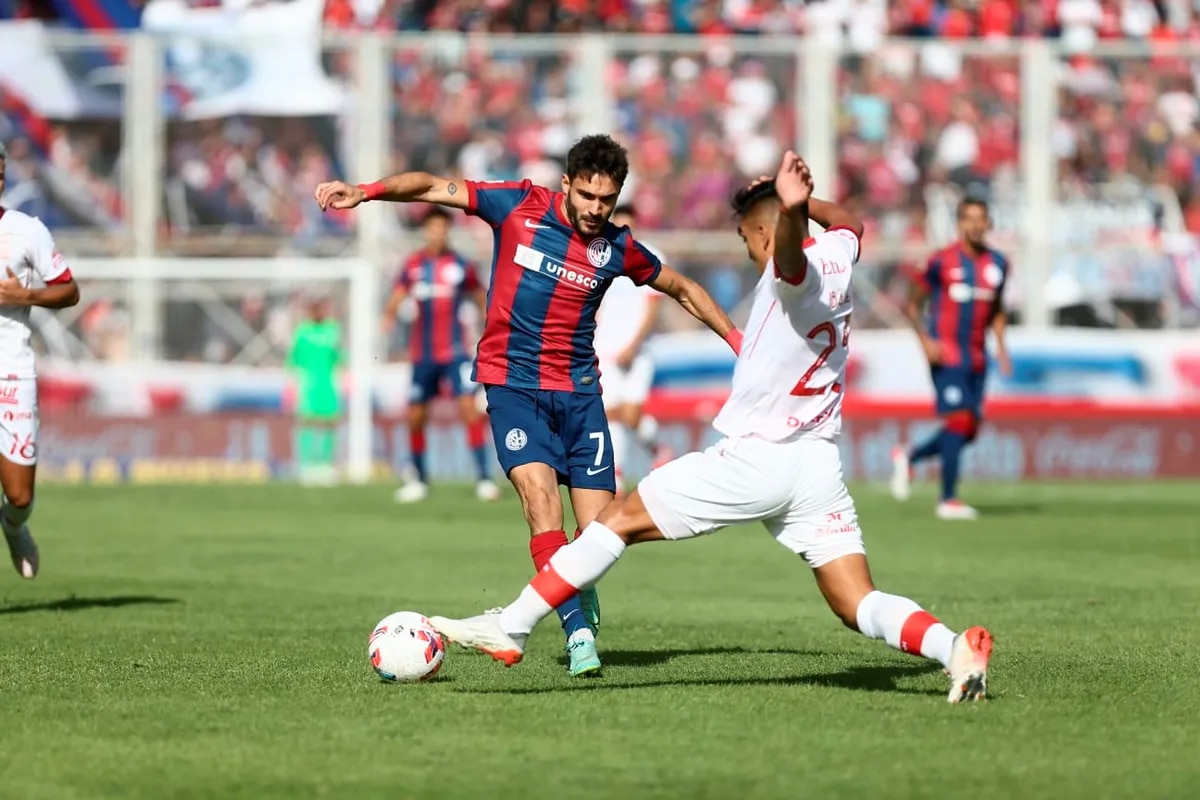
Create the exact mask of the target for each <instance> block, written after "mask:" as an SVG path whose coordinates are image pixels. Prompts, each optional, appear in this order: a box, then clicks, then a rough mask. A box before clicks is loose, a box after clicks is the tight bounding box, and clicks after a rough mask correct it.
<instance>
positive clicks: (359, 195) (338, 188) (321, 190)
mask: <svg viewBox="0 0 1200 800" xmlns="http://www.w3.org/2000/svg"><path fill="white" fill-rule="evenodd" d="M315 196H316V198H317V205H319V206H320V207H321V210H322V211H328V210H329V209H331V208H354V207H355V206H356V205H358V204H359V203H361V202H362V201H363V200H365V199H367V193H366V192H364V191H363V190H362V189H360V188H358V187H357V186H351V185H350V184H348V183H346V182H345V181H326V182H325V183H322V184H320V185H318V186H317V191H316V193H315Z"/></svg>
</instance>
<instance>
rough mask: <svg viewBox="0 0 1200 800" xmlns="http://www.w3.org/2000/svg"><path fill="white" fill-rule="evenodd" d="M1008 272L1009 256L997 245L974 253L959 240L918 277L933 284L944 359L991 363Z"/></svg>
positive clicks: (932, 312) (934, 332)
mask: <svg viewBox="0 0 1200 800" xmlns="http://www.w3.org/2000/svg"><path fill="white" fill-rule="evenodd" d="M1008 274H1009V265H1008V259H1006V258H1005V257H1004V256H1003V255H1002V254H1001V253H999V252H997V251H996V250H992V249H991V248H984V250H983V252H982V253H980V254H979V255H978V256H973V255H971V254H970V253H968V252H967V250H966V249H965V248H964V247H963V246H962V245H961V244H953V245H951V246H950V247H947V248H945V249H944V250H940V251H938V252H937V253H935V254H934V255H933V257H932V258H930V259H929V265H928V266H927V267H926V268H925V272H924V273H922V274H920V275H919V276H918V280H920V281H921V283H923V284H924V285H925V288H926V289H928V290H929V322H928V325H929V335H930V336H932V337H933V338H934V339H936V340H937V342H938V344H939V345H940V346H941V352H942V361H941V363H942V365H944V366H947V367H956V366H967V367H970V368H971V369H972V370H975V371H980V370H983V369H985V368H986V367H987V344H986V342H987V329H988V326H989V325H991V323H992V319H993V318H994V317H995V316H996V312H997V311H999V310H1000V309H1001V308H1002V305H1001V298H1002V297H1003V293H1004V285H1005V283H1007V281H1008Z"/></svg>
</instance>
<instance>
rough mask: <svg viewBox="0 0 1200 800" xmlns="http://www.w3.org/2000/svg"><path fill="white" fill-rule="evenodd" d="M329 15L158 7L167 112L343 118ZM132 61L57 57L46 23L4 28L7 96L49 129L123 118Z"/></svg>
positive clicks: (315, 4)
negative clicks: (329, 53)
mask: <svg viewBox="0 0 1200 800" xmlns="http://www.w3.org/2000/svg"><path fill="white" fill-rule="evenodd" d="M322 8H323V2H322V0H292V2H288V3H264V4H258V5H252V6H248V7H247V8H244V9H241V10H229V9H227V8H225V7H222V6H207V7H190V6H189V5H187V4H186V3H183V2H177V1H176V0H154V2H151V3H149V4H148V5H147V6H146V8H145V11H144V12H143V15H142V27H143V28H144V29H145V30H148V31H151V32H153V33H158V34H164V35H169V38H167V37H164V41H165V42H166V44H165V50H166V63H167V74H166V76H165V78H164V90H165V92H166V98H167V100H168V103H167V107H168V108H170V109H171V112H172V113H173V114H175V115H179V116H183V117H185V118H187V119H206V118H211V117H224V116H230V115H234V114H254V115H261V116H282V117H299V116H323V115H333V114H338V113H340V112H341V111H342V109H343V104H344V102H345V97H346V92H345V89H344V88H343V87H342V85H341V84H339V83H338V82H337V81H334V80H332V79H331V78H330V77H329V76H328V75H326V73H325V70H324V68H323V67H322V65H321V39H320V37H321V12H322ZM231 32H236V33H231ZM124 58H125V56H124V54H123V51H122V50H120V49H119V48H113V49H106V48H104V47H101V46H97V47H95V48H90V49H83V50H70V49H64V50H59V49H56V48H55V47H54V46H53V44H52V43H51V42H50V40H49V39H48V37H47V35H46V29H45V28H43V26H42V23H41V22H38V21H17V22H4V23H0V87H3V88H5V89H6V90H7V91H11V92H15V93H17V94H18V95H19V96H20V98H21V99H22V100H23V101H24V102H25V103H26V104H28V105H29V106H30V108H31V109H32V110H33V112H35V113H36V114H37V115H39V116H40V117H44V118H47V119H76V118H87V119H94V118H112V117H118V116H120V114H121V113H122V110H123V105H122V103H123V94H124V80H125V70H124V66H123V63H122V62H123V60H124Z"/></svg>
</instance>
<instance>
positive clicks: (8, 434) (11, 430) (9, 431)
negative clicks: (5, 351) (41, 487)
mask: <svg viewBox="0 0 1200 800" xmlns="http://www.w3.org/2000/svg"><path fill="white" fill-rule="evenodd" d="M37 412H38V409H37V380H36V379H35V378H18V379H14V380H3V381H0V448H3V450H0V454H2V455H3V456H4V457H5V458H7V459H8V460H9V461H11V462H12V463H14V464H21V465H22V466H32V465H34V464H36V463H37V439H38V413H37Z"/></svg>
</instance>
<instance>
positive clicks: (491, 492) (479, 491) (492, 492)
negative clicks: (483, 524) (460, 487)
mask: <svg viewBox="0 0 1200 800" xmlns="http://www.w3.org/2000/svg"><path fill="white" fill-rule="evenodd" d="M475 497H476V499H478V500H480V501H481V502H484V503H494V502H496V501H497V500H499V499H500V487H499V486H497V485H496V484H494V483H492V482H491V481H489V480H486V479H484V480H482V481H480V482H479V483H477V484H475Z"/></svg>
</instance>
